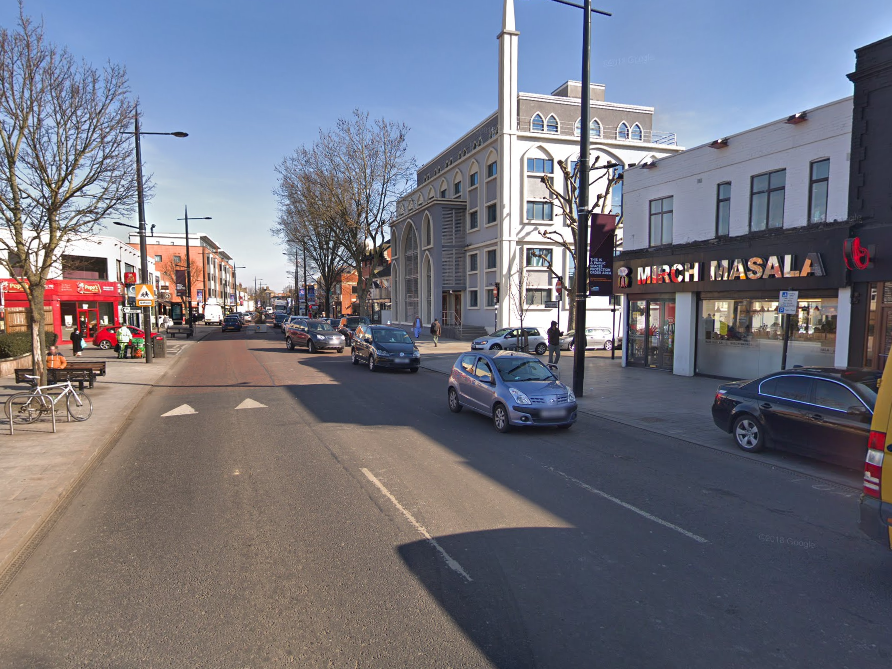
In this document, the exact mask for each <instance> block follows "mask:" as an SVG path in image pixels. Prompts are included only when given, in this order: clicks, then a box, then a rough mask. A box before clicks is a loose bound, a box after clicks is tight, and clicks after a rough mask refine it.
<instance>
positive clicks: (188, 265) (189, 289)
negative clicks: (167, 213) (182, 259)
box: [177, 205, 213, 327]
mask: <svg viewBox="0 0 892 669" xmlns="http://www.w3.org/2000/svg"><path fill="white" fill-rule="evenodd" d="M183 209H184V210H185V211H184V213H183V216H184V217H185V218H178V219H177V220H178V221H186V294H187V295H188V296H189V327H192V326H193V325H194V323H193V322H192V262H191V260H190V258H189V207H188V206H186V205H183ZM192 220H193V221H211V220H213V219H212V218H211V217H210V216H200V217H195V216H193V217H192ZM205 288H207V286H205Z"/></svg>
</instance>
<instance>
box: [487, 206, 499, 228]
mask: <svg viewBox="0 0 892 669" xmlns="http://www.w3.org/2000/svg"><path fill="white" fill-rule="evenodd" d="M498 220H499V216H498V212H497V211H496V205H494V204H488V205H486V224H487V225H492V224H493V223H495V222H496V221H498Z"/></svg>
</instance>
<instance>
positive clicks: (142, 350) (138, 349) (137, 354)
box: [130, 337, 146, 358]
mask: <svg viewBox="0 0 892 669" xmlns="http://www.w3.org/2000/svg"><path fill="white" fill-rule="evenodd" d="M130 343H131V344H132V346H133V357H134V358H144V357H145V355H146V340H145V339H143V338H142V337H134V338H133V339H131V340H130Z"/></svg>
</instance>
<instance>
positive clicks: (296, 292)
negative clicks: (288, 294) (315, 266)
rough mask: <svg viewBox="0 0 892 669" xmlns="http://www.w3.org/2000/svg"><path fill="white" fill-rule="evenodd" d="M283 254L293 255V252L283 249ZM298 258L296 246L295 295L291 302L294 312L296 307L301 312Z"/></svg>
mask: <svg viewBox="0 0 892 669" xmlns="http://www.w3.org/2000/svg"><path fill="white" fill-rule="evenodd" d="M282 255H283V256H290V255H291V252H289V251H283V252H282ZM297 260H298V255H297V246H295V247H294V297H293V298H292V302H291V311H292V313H293V312H294V311H295V309H296V310H297V312H298V313H300V305H299V304H298V298H299V297H300V290H299V289H298V286H297V275H298V262H297Z"/></svg>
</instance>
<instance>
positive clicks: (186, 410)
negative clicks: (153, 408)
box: [161, 404, 198, 418]
mask: <svg viewBox="0 0 892 669" xmlns="http://www.w3.org/2000/svg"><path fill="white" fill-rule="evenodd" d="M192 413H198V412H197V411H196V410H195V409H193V408H192V407H190V406H189V405H188V404H181V405H180V406H178V407H177V408H176V409H171V410H170V411H168V412H167V413H163V414H161V417H162V418H164V417H165V416H188V415H189V414H192Z"/></svg>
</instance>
